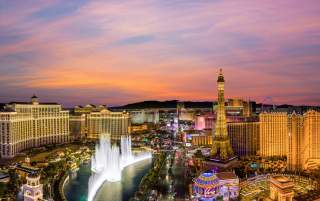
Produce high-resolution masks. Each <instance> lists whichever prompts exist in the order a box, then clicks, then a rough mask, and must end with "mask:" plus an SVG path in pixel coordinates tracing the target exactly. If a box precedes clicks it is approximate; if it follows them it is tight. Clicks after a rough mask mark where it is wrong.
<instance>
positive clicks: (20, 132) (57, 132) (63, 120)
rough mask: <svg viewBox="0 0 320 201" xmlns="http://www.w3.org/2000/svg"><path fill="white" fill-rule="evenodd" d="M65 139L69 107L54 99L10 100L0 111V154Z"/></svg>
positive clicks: (11, 154) (6, 154) (65, 140)
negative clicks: (45, 101)
mask: <svg viewBox="0 0 320 201" xmlns="http://www.w3.org/2000/svg"><path fill="white" fill-rule="evenodd" d="M68 141H69V111H64V110H62V106H61V105H59V104H56V103H41V104H40V103H39V101H38V98H37V97H36V96H33V97H32V98H31V102H12V103H9V104H7V105H6V106H5V108H4V110H3V111H1V112H0V143H1V145H0V152H1V153H0V154H1V157H2V158H12V157H14V156H15V155H16V154H17V153H19V152H21V151H23V150H25V149H28V148H32V147H38V146H42V145H46V144H61V143H66V142H68Z"/></svg>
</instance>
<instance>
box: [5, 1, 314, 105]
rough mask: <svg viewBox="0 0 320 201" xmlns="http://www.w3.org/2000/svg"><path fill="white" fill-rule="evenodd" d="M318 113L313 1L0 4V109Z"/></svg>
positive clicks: (32, 2)
mask: <svg viewBox="0 0 320 201" xmlns="http://www.w3.org/2000/svg"><path fill="white" fill-rule="evenodd" d="M219 68H222V69H223V72H224V75H225V80H226V86H225V92H226V97H227V98H243V99H250V100H256V101H257V102H266V103H272V104H283V103H287V104H296V105H301V104H307V105H320V1H319V0H305V1H301V0H281V1H279V0H264V1H257V0H196V1H195V0H91V1H89V0H67V1H66V0H23V1H22V0H21V1H18V0H1V1H0V86H1V87H0V102H9V101H28V100H29V98H30V97H31V96H32V95H33V94H36V95H37V96H38V97H39V98H40V101H50V102H58V103H61V104H63V105H64V106H68V107H69V106H73V105H78V104H82V105H84V104H87V103H92V104H107V105H110V106H114V105H122V104H126V103H131V102H136V101H142V100H192V101H199V100H204V101H210V100H214V99H216V97H217V89H216V79H217V75H218V72H219Z"/></svg>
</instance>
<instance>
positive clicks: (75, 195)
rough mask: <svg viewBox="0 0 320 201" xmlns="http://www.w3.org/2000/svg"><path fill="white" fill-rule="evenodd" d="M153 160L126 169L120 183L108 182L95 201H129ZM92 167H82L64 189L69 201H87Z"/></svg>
mask: <svg viewBox="0 0 320 201" xmlns="http://www.w3.org/2000/svg"><path fill="white" fill-rule="evenodd" d="M151 162H152V159H147V160H144V161H141V162H138V163H136V164H133V165H130V166H128V167H126V168H125V169H124V170H123V171H122V180H121V181H119V182H108V181H106V182H105V183H104V184H103V186H102V187H101V188H100V189H99V191H98V193H97V195H96V196H95V201H128V200H129V199H130V198H131V197H133V196H134V193H135V192H136V191H137V190H138V187H139V184H140V181H141V179H142V177H143V176H144V175H145V174H146V173H147V172H148V171H149V169H150V167H151ZM90 175H91V170H90V165H81V166H80V169H79V171H78V172H77V173H76V175H75V176H73V177H70V180H69V182H67V183H66V185H65V187H64V193H65V196H66V198H67V199H68V201H87V195H88V181H89V177H90Z"/></svg>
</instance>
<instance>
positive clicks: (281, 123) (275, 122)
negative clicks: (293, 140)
mask: <svg viewBox="0 0 320 201" xmlns="http://www.w3.org/2000/svg"><path fill="white" fill-rule="evenodd" d="M259 121H260V156H262V157H270V156H286V155H287V152H288V115H287V113H285V112H271V113H261V114H260V115H259Z"/></svg>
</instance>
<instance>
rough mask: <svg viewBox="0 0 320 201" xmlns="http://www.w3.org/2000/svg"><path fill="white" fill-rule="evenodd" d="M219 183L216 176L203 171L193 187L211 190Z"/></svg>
mask: <svg viewBox="0 0 320 201" xmlns="http://www.w3.org/2000/svg"><path fill="white" fill-rule="evenodd" d="M218 183H219V179H218V178H217V176H216V174H215V173H214V172H213V171H211V170H208V171H205V172H204V173H202V174H201V175H200V176H199V177H198V178H197V179H196V180H195V185H196V186H199V187H202V188H211V187H213V186H215V185H217V184H218Z"/></svg>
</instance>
